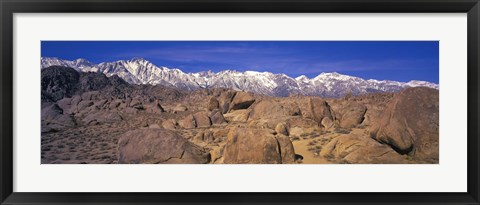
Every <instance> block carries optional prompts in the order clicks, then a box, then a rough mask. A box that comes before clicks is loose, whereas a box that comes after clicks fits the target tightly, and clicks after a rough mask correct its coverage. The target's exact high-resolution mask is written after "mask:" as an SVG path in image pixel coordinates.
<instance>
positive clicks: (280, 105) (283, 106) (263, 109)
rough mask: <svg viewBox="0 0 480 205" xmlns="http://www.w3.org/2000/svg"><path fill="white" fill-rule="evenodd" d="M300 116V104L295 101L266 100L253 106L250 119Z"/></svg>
mask: <svg viewBox="0 0 480 205" xmlns="http://www.w3.org/2000/svg"><path fill="white" fill-rule="evenodd" d="M298 115H301V111H300V108H299V107H298V104H297V103H295V102H294V101H290V100H284V99H265V100H262V101H260V102H258V103H256V104H255V105H254V106H253V108H252V113H251V114H250V118H249V119H251V120H258V119H285V118H288V117H291V116H298Z"/></svg>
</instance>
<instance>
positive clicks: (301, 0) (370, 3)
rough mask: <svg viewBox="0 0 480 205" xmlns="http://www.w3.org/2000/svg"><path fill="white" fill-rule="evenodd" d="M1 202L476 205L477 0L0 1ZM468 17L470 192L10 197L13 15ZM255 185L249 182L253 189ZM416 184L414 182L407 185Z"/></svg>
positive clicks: (50, 195) (95, 194)
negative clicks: (150, 14)
mask: <svg viewBox="0 0 480 205" xmlns="http://www.w3.org/2000/svg"><path fill="white" fill-rule="evenodd" d="M0 10H1V27H0V30H1V33H0V35H1V36H0V38H1V55H0V63H1V74H0V76H1V89H0V99H1V100H0V101H1V107H0V113H1V116H2V117H1V123H0V124H1V125H0V135H1V136H0V147H1V148H0V159H1V161H0V171H1V173H0V180H1V181H0V184H1V185H0V201H1V204H139V203H142V204H146V203H152V204H199V203H201V204H228V203H230V204H320V203H324V204H330V203H336V204H356V203H363V204H372V203H378V204H384V203H385V204H386V203H392V204H393V203H395V204H480V201H479V152H478V149H479V147H480V146H479V140H478V138H479V132H478V131H479V129H478V117H479V115H480V113H479V109H478V107H479V95H478V92H479V86H480V84H479V79H480V76H479V69H480V67H479V59H480V58H479V57H480V54H479V52H478V51H479V47H480V44H479V43H480V41H479V38H480V36H479V29H480V28H479V19H480V16H479V13H480V5H479V0H403V1H401V0H383V1H378V0H337V1H332V0H297V1H295V0H231V1H225V0H224V1H222V0H196V1H195V0H140V1H136V0H84V1H79V0H73V1H67V0H37V1H34V0H0ZM71 12H72V13H117V12H129V13H132V12H133V13H137V12H138V13H142V12H149V13H151V12H166V13H187V12H194V13H197V12H205V13H207V12H213V13H219V12H221V13H224V12H236V13H250V12H252V13H257V12H265V13H312V12H313V13H316V12H328V13H344V12H346V13H370V12H371V13H390V12H393V13H416V12H426V13H443V12H445V13H452V12H455V13H467V18H468V22H467V24H468V39H467V40H468V150H467V151H468V167H467V168H468V176H467V177H468V184H467V186H468V188H467V190H468V191H467V192H465V193H17V192H13V176H14V173H13V157H12V154H13V143H12V142H13V135H14V133H13V122H12V121H13V119H14V116H13V111H12V110H13V107H14V106H15V102H13V91H14V87H13V39H14V36H13V14H15V13H71ZM252 186H254V184H252ZM412 186H414V184H412Z"/></svg>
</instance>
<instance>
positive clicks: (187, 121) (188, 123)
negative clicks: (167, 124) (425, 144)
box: [180, 115, 197, 129]
mask: <svg viewBox="0 0 480 205" xmlns="http://www.w3.org/2000/svg"><path fill="white" fill-rule="evenodd" d="M180 125H181V126H182V127H183V128H186V129H192V128H196V127H197V122H196V121H195V118H194V117H193V115H187V116H186V117H185V118H183V120H182V121H181V122H180Z"/></svg>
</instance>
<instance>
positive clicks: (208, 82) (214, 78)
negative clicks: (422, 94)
mask: <svg viewBox="0 0 480 205" xmlns="http://www.w3.org/2000/svg"><path fill="white" fill-rule="evenodd" d="M50 66H63V67H71V68H73V69H75V70H77V71H82V72H97V73H103V74H105V75H106V76H107V77H110V76H115V75H116V76H119V77H120V78H122V79H123V80H125V81H126V82H128V83H130V84H150V85H164V86H168V87H173V88H178V89H181V90H187V91H192V90H198V89H202V88H230V89H234V90H239V91H246V92H253V93H257V94H262V95H269V96H276V97H285V96H291V95H308V96H321V97H342V96H344V95H346V94H348V93H352V94H353V95H360V94H366V93H374V92H398V91H400V90H402V89H405V88H408V87H418V86H423V87H430V88H434V89H438V85H437V84H434V83H429V82H425V81H410V82H407V83H403V82H396V81H388V80H374V79H370V80H365V79H362V78H358V77H353V76H348V75H342V74H339V73H335V72H333V73H321V74H320V75H318V76H317V77H314V78H308V77H306V76H299V77H297V78H291V77H289V76H287V75H285V74H274V73H270V72H256V71H245V72H238V71H234V70H224V71H221V72H218V73H214V72H211V71H207V72H198V73H185V72H183V71H181V70H179V69H171V68H167V67H161V66H156V65H154V64H152V63H151V62H149V61H147V60H145V59H143V58H133V59H130V60H120V61H115V62H103V63H99V64H94V63H91V62H89V61H87V60H85V59H77V60H74V61H68V60H62V59H58V58H49V57H43V58H41V68H42V69H43V68H47V67H50Z"/></svg>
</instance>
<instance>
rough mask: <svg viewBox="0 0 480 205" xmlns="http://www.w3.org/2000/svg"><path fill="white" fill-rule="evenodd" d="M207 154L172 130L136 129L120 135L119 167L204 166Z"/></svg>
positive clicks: (207, 158)
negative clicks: (124, 165) (123, 165)
mask: <svg viewBox="0 0 480 205" xmlns="http://www.w3.org/2000/svg"><path fill="white" fill-rule="evenodd" d="M209 162H210V154H209V153H207V152H206V151H205V150H204V149H203V148H201V147H199V146H197V145H195V144H193V143H191V142H189V141H188V140H187V139H185V138H183V137H182V136H180V135H178V134H176V133H175V132H173V131H169V130H165V129H138V130H132V131H129V132H126V133H125V134H123V135H121V136H120V138H119V141H118V163H120V164H206V163H209Z"/></svg>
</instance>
